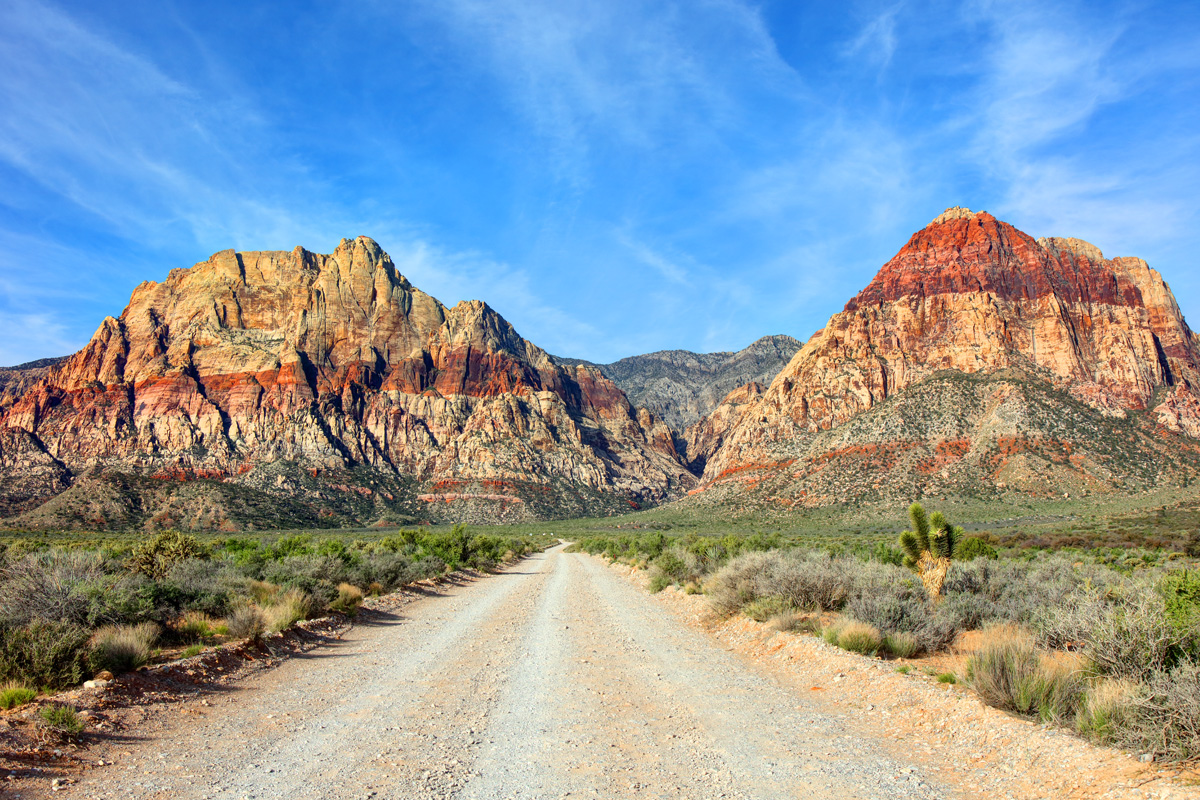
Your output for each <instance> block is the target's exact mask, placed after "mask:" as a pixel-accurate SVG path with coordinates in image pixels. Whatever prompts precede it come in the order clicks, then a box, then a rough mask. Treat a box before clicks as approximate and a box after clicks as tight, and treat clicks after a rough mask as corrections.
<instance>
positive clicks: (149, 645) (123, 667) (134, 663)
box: [91, 622, 162, 675]
mask: <svg viewBox="0 0 1200 800" xmlns="http://www.w3.org/2000/svg"><path fill="white" fill-rule="evenodd" d="M161 633H162V630H161V629H160V628H159V627H158V626H157V625H155V624H154V623H153V622H143V623H141V624H140V625H105V626H104V627H103V628H99V629H97V630H96V632H95V633H94V634H92V641H91V647H92V655H91V664H92V668H93V669H97V670H108V671H109V672H111V673H113V674H114V675H120V674H121V673H123V672H133V671H134V670H135V669H137V668H138V667H143V666H145V665H146V664H148V663H149V662H150V658H151V656H153V655H154V644H155V642H157V641H158V637H159V635H160V634H161Z"/></svg>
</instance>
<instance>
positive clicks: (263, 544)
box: [0, 526, 553, 724]
mask: <svg viewBox="0 0 1200 800" xmlns="http://www.w3.org/2000/svg"><path fill="white" fill-rule="evenodd" d="M68 541H70V540H68ZM552 541H553V539H552V538H551V537H547V536H520V535H509V536H503V535H493V534H484V535H478V534H473V533H471V532H470V531H468V530H467V529H466V528H463V527H461V526H456V527H455V528H453V529H451V530H448V531H403V530H402V531H391V532H388V533H387V534H382V535H380V534H377V535H375V536H374V537H373V538H355V539H347V538H345V537H334V536H329V537H315V536H312V535H305V534H299V535H290V536H282V537H270V536H261V537H253V536H235V537H225V538H209V539H201V538H197V537H193V536H189V535H186V534H181V533H178V532H174V531H167V532H165V533H161V534H158V535H156V536H153V537H150V538H146V537H141V538H140V539H139V538H135V537H133V536H126V537H123V538H120V537H116V538H114V537H108V538H105V539H103V540H101V541H99V542H88V541H86V540H84V541H80V540H75V541H73V542H70V545H71V546H66V543H63V544H54V545H52V544H48V543H47V542H46V541H43V540H38V539H36V538H9V539H7V540H0V687H2V688H0V707H4V708H9V707H15V706H17V705H22V704H24V703H27V702H30V701H31V700H33V699H34V697H35V696H36V693H37V691H39V690H41V691H47V692H49V691H53V690H56V689H61V688H66V687H71V686H76V685H78V684H80V683H81V682H83V681H85V680H87V679H88V678H91V677H93V676H96V675H97V674H101V675H103V673H110V674H109V675H108V676H107V677H111V676H112V675H119V674H121V673H123V672H129V671H132V670H136V669H137V668H139V667H141V666H143V665H146V664H149V663H152V662H153V661H155V660H156V659H157V658H161V657H162V656H163V654H164V652H167V653H170V654H172V655H196V654H198V653H200V652H202V651H203V650H204V648H206V647H209V646H212V645H215V644H220V643H222V642H225V641H230V640H235V639H243V638H257V637H260V636H263V635H264V634H266V633H268V632H276V631H283V630H286V629H287V628H289V627H291V626H292V625H294V624H295V623H297V622H299V621H301V620H305V619H312V618H315V617H320V616H324V615H327V614H329V613H330V612H340V613H343V614H347V615H350V616H353V615H354V614H355V613H356V612H357V610H358V607H359V605H360V604H361V603H362V602H363V600H364V598H365V597H366V596H367V595H368V594H371V595H377V594H382V593H384V592H390V591H393V590H395V589H398V588H401V587H403V586H405V585H408V584H411V583H414V582H416V581H420V580H425V579H429V578H435V577H438V576H440V575H443V574H445V573H447V572H449V571H451V570H456V569H461V568H472V569H478V570H489V569H492V568H493V567H496V566H498V565H500V564H503V563H505V562H508V561H511V560H513V559H516V558H519V557H521V556H524V555H527V554H529V553H531V552H534V551H535V550H540V549H543V548H544V547H546V546H547V545H548V544H550V543H551V542H552ZM60 723H61V721H59V722H56V723H54V724H60Z"/></svg>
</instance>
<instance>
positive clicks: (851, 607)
mask: <svg viewBox="0 0 1200 800" xmlns="http://www.w3.org/2000/svg"><path fill="white" fill-rule="evenodd" d="M846 614H847V615H848V616H851V617H853V618H854V619H857V620H861V621H863V622H866V623H869V624H870V625H873V626H875V627H876V628H878V629H879V630H880V631H882V632H883V633H884V634H889V635H890V634H895V633H907V634H910V635H911V636H912V637H913V638H914V640H915V641H916V643H917V648H918V649H917V652H927V653H934V652H937V651H938V650H941V649H942V648H944V647H945V646H946V645H948V644H949V643H950V642H951V641H953V640H954V636H955V633H956V631H955V630H954V628H953V627H951V626H949V625H947V624H945V622H943V621H942V620H940V619H938V618H937V617H936V616H935V615H934V613H933V612H932V611H931V610H930V608H929V606H928V604H926V603H924V602H922V601H920V600H917V599H916V598H914V597H912V596H910V595H906V594H904V593H896V594H884V593H880V594H863V595H860V596H858V597H855V598H854V599H853V600H851V601H850V602H849V603H848V604H847V605H846Z"/></svg>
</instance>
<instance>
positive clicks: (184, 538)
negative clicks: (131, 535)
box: [125, 531, 206, 581]
mask: <svg viewBox="0 0 1200 800" xmlns="http://www.w3.org/2000/svg"><path fill="white" fill-rule="evenodd" d="M205 555H206V553H205V550H204V548H203V547H201V546H200V543H199V542H198V541H196V537H194V536H188V535H187V534H185V533H180V532H179V531H163V532H162V533H160V534H158V535H157V536H155V537H154V538H153V539H150V540H149V541H147V542H144V543H143V544H141V545H139V546H138V547H136V548H134V551H133V554H132V555H130V557H129V560H128V561H126V562H125V565H126V566H127V567H128V568H129V569H130V571H132V572H137V573H140V574H142V575H145V576H146V577H147V578H150V579H152V580H156V581H157V580H162V579H163V578H165V577H167V574H168V573H170V572H171V570H172V569H173V568H174V567H175V566H176V565H177V564H180V563H182V562H184V561H187V560H188V559H193V558H203V557H204V556H205Z"/></svg>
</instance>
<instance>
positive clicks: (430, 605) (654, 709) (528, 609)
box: [56, 546, 974, 800]
mask: <svg viewBox="0 0 1200 800" xmlns="http://www.w3.org/2000/svg"><path fill="white" fill-rule="evenodd" d="M826 694H827V693H826V692H811V693H805V692H802V691H800V690H798V689H794V688H786V687H785V686H784V684H782V683H780V682H778V681H776V680H774V679H772V678H771V677H770V676H769V675H768V674H766V673H764V672H762V671H760V670H755V669H752V668H750V667H749V666H748V665H747V663H746V662H745V661H744V660H742V659H741V658H740V657H739V656H737V655H736V654H734V653H732V652H728V651H726V650H724V649H723V648H722V647H721V646H720V645H719V644H718V643H717V642H716V641H715V640H714V639H712V638H711V637H709V636H706V635H704V634H703V633H702V632H699V631H697V630H695V629H693V628H690V627H688V626H687V625H685V624H683V623H682V622H681V621H680V619H679V618H678V617H677V616H675V615H673V614H671V613H669V612H668V611H665V610H664V609H663V608H662V607H661V606H660V605H657V604H655V603H652V602H649V598H648V597H647V595H646V594H645V592H644V591H642V590H640V589H639V588H637V587H636V586H634V585H631V584H630V582H628V581H626V580H624V579H622V578H621V576H619V575H617V574H616V573H615V572H614V571H613V570H611V569H609V568H607V567H606V566H604V565H603V564H602V563H601V562H600V561H598V560H596V559H594V558H592V557H590V556H586V555H579V554H568V553H564V552H563V548H562V547H561V546H560V547H556V548H554V549H551V550H549V551H547V552H545V553H542V554H539V555H537V556H534V557H532V558H529V559H526V560H524V561H522V562H520V563H519V564H517V565H515V566H513V567H511V568H509V569H508V570H506V571H504V572H501V573H499V574H497V575H495V576H490V577H485V578H482V579H480V580H477V581H474V582H471V583H469V584H465V585H462V586H455V587H451V588H449V589H448V590H446V591H445V592H444V593H442V594H440V595H438V596H431V597H427V598H422V599H419V600H416V601H415V602H412V603H410V604H408V605H406V606H404V607H403V609H402V611H401V613H400V614H398V615H393V616H391V617H385V618H380V617H376V618H375V620H374V621H373V622H369V623H367V624H361V625H356V626H355V627H354V629H353V630H351V631H350V632H349V633H348V634H347V635H346V636H345V638H344V639H343V640H342V641H341V642H339V643H337V644H336V645H333V646H330V647H326V648H321V649H319V650H317V651H314V652H313V653H311V654H309V655H307V656H305V657H299V658H295V659H292V660H290V661H288V662H286V663H284V664H283V665H281V666H280V667H278V668H276V669H273V670H271V671H269V672H266V673H262V674H259V675H255V676H253V677H252V678H250V679H248V680H246V681H245V682H242V683H241V684H239V685H238V687H237V689H236V690H235V691H232V692H227V693H225V694H222V695H219V696H216V697H212V698H210V699H208V700H205V701H196V702H195V703H189V704H188V705H189V707H187V708H184V709H181V710H182V711H183V712H185V713H172V714H171V715H170V716H169V718H168V719H167V720H166V722H165V723H164V724H161V725H159V726H156V729H155V730H154V731H153V734H152V735H150V736H148V737H147V738H146V739H145V740H143V741H137V742H130V743H128V744H127V745H117V746H116V747H115V749H110V750H109V752H110V753H111V755H110V756H109V757H110V758H111V759H112V760H113V761H115V762H116V763H114V764H112V765H109V766H105V767H103V768H101V769H97V770H89V771H88V772H87V773H86V775H85V776H84V777H83V778H82V779H81V780H80V782H79V783H76V784H72V785H70V786H68V787H64V793H58V794H56V796H60V797H64V796H68V797H69V796H74V797H96V798H208V799H210V800H227V799H229V800H242V799H243V798H256V799H257V798H296V799H297V800H299V799H300V798H464V800H466V799H472V798H477V799H478V800H488V799H490V798H560V797H583V798H587V797H595V798H617V797H638V798H781V797H797V798H801V797H802V798H826V797H828V798H883V797H919V798H927V797H970V796H974V792H972V791H970V790H964V789H962V788H959V787H954V786H948V785H944V784H942V783H939V780H938V777H939V776H938V773H936V772H933V771H932V770H930V769H928V768H927V767H926V766H925V765H923V764H922V763H918V762H916V761H911V760H907V759H908V756H907V755H906V754H905V750H906V748H905V747H904V743H903V742H896V741H894V740H892V739H889V738H888V737H887V736H886V735H884V734H882V733H881V732H879V731H877V730H872V729H871V728H870V727H868V726H864V725H863V724H862V723H861V721H860V720H858V719H856V718H853V717H851V716H848V715H846V714H844V713H843V712H841V711H839V710H838V709H837V708H836V707H834V705H833V704H830V703H829V702H828V701H827V700H825V699H824V696H825V695H826Z"/></svg>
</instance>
